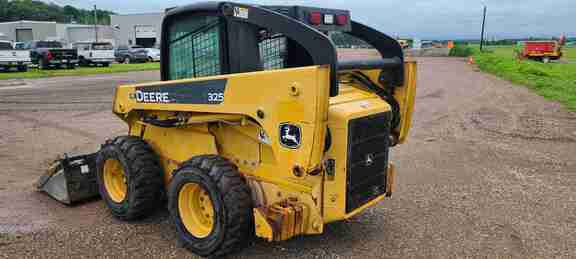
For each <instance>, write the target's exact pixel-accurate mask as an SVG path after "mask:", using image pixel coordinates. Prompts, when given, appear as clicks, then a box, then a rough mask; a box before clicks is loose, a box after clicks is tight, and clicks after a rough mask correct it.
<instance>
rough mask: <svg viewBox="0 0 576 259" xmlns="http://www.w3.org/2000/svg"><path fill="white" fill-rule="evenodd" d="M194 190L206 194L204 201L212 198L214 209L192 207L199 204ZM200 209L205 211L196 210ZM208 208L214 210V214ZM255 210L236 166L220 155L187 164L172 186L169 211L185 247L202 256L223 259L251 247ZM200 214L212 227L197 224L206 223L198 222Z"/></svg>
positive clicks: (169, 196)
mask: <svg viewBox="0 0 576 259" xmlns="http://www.w3.org/2000/svg"><path fill="white" fill-rule="evenodd" d="M190 187H192V189H191V188H190ZM194 188H195V189H196V190H198V188H200V193H203V194H204V195H205V196H201V197H200V198H198V199H200V201H204V200H203V197H206V196H208V197H209V199H210V201H209V204H210V205H211V206H210V205H209V206H205V205H197V206H194V205H189V204H195V203H194V202H193V201H194V200H195V198H194V192H191V191H189V190H194ZM200 195H202V194H200ZM187 197H189V198H187ZM204 199H205V198H204ZM199 206H202V207H201V209H202V211H200V212H198V211H199V210H198V209H196V210H194V208H198V207H199ZM204 207H211V209H210V211H211V213H207V212H205V211H204ZM252 208H253V206H252V198H251V195H250V189H249V187H248V185H247V184H246V181H245V180H244V178H243V177H242V176H241V175H240V173H239V172H238V169H237V167H236V165H234V164H233V163H231V162H230V161H228V160H226V159H225V158H222V157H220V156H217V155H203V156H197V157H194V158H192V159H191V160H189V161H187V162H185V163H184V164H183V165H182V166H181V167H180V168H179V169H178V170H176V171H175V175H174V178H173V179H172V182H171V183H170V187H169V193H168V209H169V211H170V215H171V218H172V221H173V222H174V224H175V225H176V229H177V231H178V234H179V238H180V240H181V241H182V244H183V246H184V247H185V248H187V249H188V250H190V251H191V252H193V253H195V254H197V255H200V256H215V257H220V256H223V255H226V254H230V253H232V252H235V251H237V250H240V249H242V248H244V247H246V246H248V245H249V244H250V242H251V240H252V239H253V238H254V220H253V211H252ZM197 213H199V216H196V218H200V217H201V216H204V215H206V218H207V219H206V218H205V219H204V220H208V221H209V223H207V224H208V226H209V227H206V226H205V225H204V224H202V223H196V222H202V219H200V221H199V220H198V219H195V216H194V215H196V214H197ZM186 215H187V216H186ZM209 215H211V216H209ZM210 222H211V223H210ZM199 225H202V226H199Z"/></svg>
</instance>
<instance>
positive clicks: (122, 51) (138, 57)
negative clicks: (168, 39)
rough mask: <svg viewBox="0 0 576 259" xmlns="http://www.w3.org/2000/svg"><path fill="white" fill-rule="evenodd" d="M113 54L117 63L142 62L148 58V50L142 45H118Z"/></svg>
mask: <svg viewBox="0 0 576 259" xmlns="http://www.w3.org/2000/svg"><path fill="white" fill-rule="evenodd" d="M115 55H116V61H117V62H118V63H125V64H130V63H144V62H146V61H147V60H148V52H147V51H146V49H145V48H144V47H142V46H120V47H118V48H117V49H116V52H115Z"/></svg>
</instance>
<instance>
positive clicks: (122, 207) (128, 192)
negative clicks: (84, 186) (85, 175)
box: [96, 136, 164, 220]
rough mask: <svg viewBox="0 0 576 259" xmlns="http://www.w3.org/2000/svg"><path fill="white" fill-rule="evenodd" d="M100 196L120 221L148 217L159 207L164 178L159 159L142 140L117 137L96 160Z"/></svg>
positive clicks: (107, 144)
mask: <svg viewBox="0 0 576 259" xmlns="http://www.w3.org/2000/svg"><path fill="white" fill-rule="evenodd" d="M96 166H97V179H98V186H99V189H100V195H101V196H102V198H103V199H104V202H105V203H106V205H107V206H108V208H109V209H110V211H111V212H112V214H113V215H114V216H115V217H117V218H119V219H122V220H135V219H139V218H143V217H146V216H149V215H150V214H151V213H152V212H153V211H154V210H156V209H158V208H159V207H160V206H161V205H162V197H163V193H164V192H163V190H164V188H163V178H162V177H163V174H162V167H161V166H160V162H159V160H158V156H157V155H156V154H155V153H154V151H153V150H152V148H151V147H150V146H149V145H148V144H147V143H146V142H145V141H144V140H142V139H141V138H138V137H133V136H123V137H117V138H116V139H114V140H112V141H109V142H108V143H106V144H105V145H104V146H103V147H102V149H101V150H100V151H99V152H98V158H97V160H96Z"/></svg>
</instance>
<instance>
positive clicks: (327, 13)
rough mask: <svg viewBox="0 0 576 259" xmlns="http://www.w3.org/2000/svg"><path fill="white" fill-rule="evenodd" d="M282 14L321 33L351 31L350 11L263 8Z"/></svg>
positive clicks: (290, 7)
mask: <svg viewBox="0 0 576 259" xmlns="http://www.w3.org/2000/svg"><path fill="white" fill-rule="evenodd" d="M264 8H266V9H269V10H272V11H275V12H278V13H281V14H284V15H286V16H289V17H291V18H293V19H296V20H298V21H300V22H302V23H305V24H307V25H310V26H312V27H314V28H316V29H317V30H319V31H322V32H330V31H340V32H348V31H351V30H352V25H351V24H352V23H351V21H350V20H351V19H350V18H351V17H350V11H348V10H338V9H326V8H316V7H306V6H264Z"/></svg>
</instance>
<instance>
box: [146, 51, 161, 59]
mask: <svg viewBox="0 0 576 259" xmlns="http://www.w3.org/2000/svg"><path fill="white" fill-rule="evenodd" d="M146 53H147V55H148V62H160V49H156V48H146Z"/></svg>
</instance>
